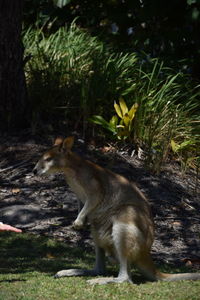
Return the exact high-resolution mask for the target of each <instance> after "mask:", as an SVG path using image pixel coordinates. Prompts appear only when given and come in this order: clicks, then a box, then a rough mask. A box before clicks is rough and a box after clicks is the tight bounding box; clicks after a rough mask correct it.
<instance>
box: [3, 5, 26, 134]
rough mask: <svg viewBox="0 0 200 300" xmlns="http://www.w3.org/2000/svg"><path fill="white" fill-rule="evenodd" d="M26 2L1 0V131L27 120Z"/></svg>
mask: <svg viewBox="0 0 200 300" xmlns="http://www.w3.org/2000/svg"><path fill="white" fill-rule="evenodd" d="M22 6H23V0H17V1H16V0H0V131H3V130H6V131H7V130H11V129H18V128H21V127H23V126H24V125H25V124H26V123H27V119H26V109H27V102H26V100H27V99H26V96H27V94H26V84H25V76H24V70H23V45H22V41H21V29H22Z"/></svg>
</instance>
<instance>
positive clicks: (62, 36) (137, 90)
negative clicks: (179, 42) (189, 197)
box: [24, 23, 200, 173]
mask: <svg viewBox="0 0 200 300" xmlns="http://www.w3.org/2000/svg"><path fill="white" fill-rule="evenodd" d="M24 44H25V55H26V56H27V57H30V59H29V60H28V62H27V63H26V66H25V74H26V79H27V86H28V93H29V100H30V111H31V112H32V115H31V117H30V119H31V123H32V128H33V130H35V129H37V128H40V127H41V126H40V125H41V123H43V122H44V121H45V122H46V121H47V123H51V124H53V125H54V126H55V125H56V124H57V125H58V124H60V126H62V130H67V129H69V128H70V129H72V130H73V129H76V130H77V129H79V130H83V134H85V133H86V130H87V133H89V131H88V129H90V127H91V122H90V123H89V124H90V125H89V124H88V120H90V121H92V122H93V123H95V124H98V125H101V126H102V128H104V129H106V131H108V132H110V133H111V134H112V135H111V136H112V138H116V139H117V140H119V139H120V140H125V139H127V140H128V141H129V142H131V143H134V144H137V145H139V146H140V147H142V148H143V149H144V150H145V153H146V156H145V157H146V164H147V166H148V167H150V168H151V169H153V170H154V171H155V172H157V173H159V172H160V169H161V167H162V165H163V163H164V162H165V161H167V159H168V158H169V157H170V156H171V154H173V155H174V156H176V157H177V156H178V159H179V160H180V161H181V163H182V164H183V165H184V166H189V165H192V164H194V163H195V164H196V162H197V161H198V159H197V158H198V157H199V150H198V149H199V142H198V141H199V128H200V117H199V114H198V112H199V109H200V106H199V103H200V102H199V95H200V93H199V86H196V87H193V86H192V84H191V82H190V81H189V79H188V78H187V77H186V76H185V75H183V74H182V73H176V74H174V72H173V70H172V69H170V68H166V67H164V65H163V63H161V62H160V61H159V60H158V59H153V60H150V59H149V60H148V61H146V62H145V64H139V61H138V58H137V56H136V54H135V53H131V54H124V53H115V52H114V51H113V50H112V49H110V48H109V47H106V46H105V45H104V44H103V43H102V42H101V41H99V40H98V39H97V38H96V37H92V36H91V35H90V34H89V33H88V32H87V31H84V30H81V29H80V28H79V27H78V26H76V24H75V23H73V24H72V25H71V26H70V27H69V28H68V29H66V28H60V29H59V30H58V31H56V32H55V33H53V34H51V35H45V34H44V33H43V32H42V30H39V29H38V30H35V29H29V30H27V31H26V32H25V34H24ZM120 97H121V98H120ZM122 97H123V99H122ZM115 99H120V100H119V104H118V103H114V101H115ZM113 103H114V110H112V107H113ZM128 107H130V109H129V108H128ZM114 111H115V115H113V112H114ZM92 116H93V117H92ZM107 120H109V121H107ZM59 122H60V123H59ZM63 122H65V125H63ZM91 130H93V128H91ZM171 141H175V142H176V143H177V144H178V145H181V146H180V147H179V149H178V150H177V151H173V149H172V147H171ZM189 141H192V145H191V144H190V142H189ZM185 143H186V144H187V147H186V145H185ZM183 145H185V146H184V149H183ZM189 162H190V163H189Z"/></svg>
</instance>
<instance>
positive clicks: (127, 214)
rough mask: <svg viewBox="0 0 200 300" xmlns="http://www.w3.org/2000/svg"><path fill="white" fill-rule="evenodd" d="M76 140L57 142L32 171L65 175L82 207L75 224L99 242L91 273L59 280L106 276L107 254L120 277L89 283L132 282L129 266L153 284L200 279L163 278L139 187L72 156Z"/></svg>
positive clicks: (192, 275) (76, 271) (148, 212)
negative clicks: (154, 256) (155, 260)
mask: <svg viewBox="0 0 200 300" xmlns="http://www.w3.org/2000/svg"><path fill="white" fill-rule="evenodd" d="M73 144H74V138H73V137H68V138H66V139H61V138H58V139H56V141H55V144H54V146H53V147H52V148H51V149H50V150H49V151H47V152H46V153H44V155H43V156H42V157H41V159H40V160H39V161H38V163H37V164H36V166H35V168H34V174H38V175H42V174H49V173H56V172H63V173H64V175H65V178H66V181H67V183H68V184H69V186H70V187H71V189H72V190H73V191H74V192H75V193H76V195H77V197H78V198H79V199H80V200H81V201H82V203H83V204H84V206H83V208H82V209H81V211H80V213H79V214H78V217H77V218H76V220H75V221H74V227H75V228H81V227H82V226H83V225H84V223H85V221H86V217H87V219H88V221H89V223H90V226H91V233H92V237H93V239H94V243H95V251H96V262H95V266H94V269H93V270H81V269H69V270H62V271H59V272H58V273H57V274H56V275H55V277H56V278H59V277H62V276H90V275H91V276H93V275H94V276H98V275H104V274H105V253H107V254H109V255H110V256H111V257H115V258H116V260H117V261H118V262H119V274H118V276H117V277H100V278H96V279H92V280H89V283H91V284H95V283H98V284H105V283H109V282H116V283H117V282H132V279H131V274H130V267H131V264H134V265H135V266H136V267H138V268H139V269H140V270H141V272H142V273H143V274H144V275H145V276H146V277H147V278H148V279H150V280H152V281H154V280H164V281H175V280H183V279H189V280H198V279H199V280H200V273H183V274H165V273H161V272H159V271H158V270H157V269H156V268H155V266H154V263H153V261H152V258H151V255H150V250H151V246H152V243H153V240H154V225H153V218H152V214H151V210H150V206H149V203H148V201H147V199H146V197H145V196H144V195H143V194H142V192H141V191H140V190H139V189H138V188H137V187H136V185H135V184H134V183H132V182H130V181H128V180H127V179H126V178H125V177H123V176H121V175H118V174H115V173H113V172H111V171H109V170H108V169H106V168H102V167H100V166H98V165H96V164H94V163H92V162H90V161H88V160H84V159H82V158H81V157H79V156H78V155H77V154H75V153H74V152H72V150H71V149H72V146H73Z"/></svg>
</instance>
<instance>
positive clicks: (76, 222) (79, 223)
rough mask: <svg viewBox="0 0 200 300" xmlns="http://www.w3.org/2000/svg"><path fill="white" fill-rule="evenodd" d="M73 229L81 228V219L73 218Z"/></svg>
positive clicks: (82, 224) (82, 223)
mask: <svg viewBox="0 0 200 300" xmlns="http://www.w3.org/2000/svg"><path fill="white" fill-rule="evenodd" d="M72 226H73V227H74V228H75V229H81V228H83V226H84V222H83V221H81V220H77V219H76V220H75V221H74V223H73V225H72Z"/></svg>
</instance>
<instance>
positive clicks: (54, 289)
mask: <svg viewBox="0 0 200 300" xmlns="http://www.w3.org/2000/svg"><path fill="white" fill-rule="evenodd" d="M0 243H1V247H0V299H2V300H18V299H26V300H32V299H34V300H35V299H37V300H38V299H39V300H53V299H55V300H57V299H59V300H62V299H63V300H66V299H144V300H146V299H155V300H157V299H162V300H164V299H166V300H168V299H173V300H174V299H175V300H186V299H187V300H188V299H194V300H196V299H199V291H200V281H196V282H191V281H180V282H172V283H161V282H155V283H152V282H146V281H144V278H143V277H142V276H141V275H139V273H138V272H135V271H133V280H134V282H135V284H133V285H131V284H127V283H124V284H109V285H105V286H90V285H89V284H87V282H86V280H87V278H84V277H77V278H75V277H71V278H61V279H54V277H53V275H54V274H55V273H56V272H57V271H58V270H61V269H63V268H73V267H75V268H79V267H80V268H91V267H92V265H93V261H94V254H93V252H91V251H90V250H86V249H81V248H79V247H77V248H76V247H74V246H73V247H70V246H69V245H66V244H65V243H61V242H57V241H56V240H54V239H49V238H45V237H39V236H35V235H30V234H20V235H16V234H9V233H5V234H1V236H0ZM116 271H117V270H116V268H113V267H111V266H110V267H109V273H112V274H113V272H114V273H116ZM162 271H166V270H165V268H164V269H162ZM167 271H170V272H174V271H176V272H177V271H179V270H171V269H170V267H168V268H167Z"/></svg>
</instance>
